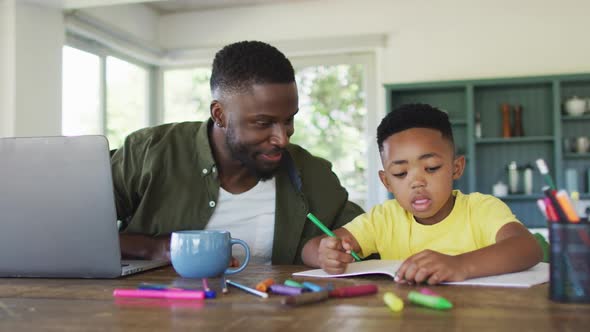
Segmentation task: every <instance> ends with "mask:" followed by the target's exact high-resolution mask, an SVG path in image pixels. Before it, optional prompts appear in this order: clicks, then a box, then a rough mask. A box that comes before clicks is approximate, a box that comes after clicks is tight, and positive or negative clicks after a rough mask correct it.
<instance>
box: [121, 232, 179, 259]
mask: <svg viewBox="0 0 590 332" xmlns="http://www.w3.org/2000/svg"><path fill="white" fill-rule="evenodd" d="M119 245H120V246H121V256H122V257H123V258H124V259H165V260H170V235H163V236H158V237H152V236H146V235H141V234H119Z"/></svg>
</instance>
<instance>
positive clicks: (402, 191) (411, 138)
mask: <svg viewBox="0 0 590 332" xmlns="http://www.w3.org/2000/svg"><path fill="white" fill-rule="evenodd" d="M453 149H454V147H453V145H452V144H451V142H450V141H449V140H447V139H445V138H443V136H442V133H441V132H439V131H437V130H434V129H429V128H411V129H407V130H404V131H401V132H399V133H396V134H393V135H391V136H389V137H388V138H387V139H386V140H385V141H384V142H383V151H382V152H381V161H382V163H383V171H379V177H380V178H381V182H383V185H385V187H386V188H387V190H388V191H389V192H390V193H392V194H393V195H394V196H395V198H396V199H397V200H398V202H399V204H400V205H401V206H402V207H403V208H404V209H406V210H407V211H409V212H410V213H412V214H413V215H414V218H415V219H416V221H418V222H420V223H422V224H428V225H432V224H436V223H437V222H439V221H441V220H443V219H444V218H445V217H446V216H448V215H449V213H451V210H452V209H453V204H454V200H453V197H452V194H451V193H452V190H453V180H456V179H458V178H460V177H461V175H462V174H463V169H464V167H465V158H464V157H463V156H460V157H457V158H455V154H454V151H453Z"/></svg>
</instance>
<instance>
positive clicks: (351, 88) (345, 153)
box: [163, 56, 383, 207]
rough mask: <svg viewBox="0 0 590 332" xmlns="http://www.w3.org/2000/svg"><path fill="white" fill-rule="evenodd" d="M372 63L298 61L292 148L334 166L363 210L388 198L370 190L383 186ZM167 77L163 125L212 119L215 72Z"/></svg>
mask: <svg viewBox="0 0 590 332" xmlns="http://www.w3.org/2000/svg"><path fill="white" fill-rule="evenodd" d="M368 63H369V61H367V60H366V57H359V56H352V57H350V56H346V57H329V58H324V57H320V58H318V57H314V58H310V59H296V60H294V61H293V64H294V66H295V67H296V70H295V71H296V80H297V86H298V89H299V113H298V114H297V116H296V117H295V134H294V135H293V137H292V138H291V142H293V143H295V144H299V145H301V146H303V147H304V148H305V149H307V150H309V151H310V152H311V153H313V154H314V155H317V156H320V157H322V158H324V159H326V160H329V161H330V162H332V165H333V170H334V172H335V173H336V174H337V175H338V177H339V178H340V180H341V182H342V185H343V186H344V187H346V189H347V190H348V192H349V194H350V199H351V200H352V201H354V202H356V203H357V204H359V205H361V206H363V207H370V206H372V205H374V204H376V203H377V202H378V200H379V197H381V196H379V195H383V194H382V193H381V192H379V188H375V189H374V190H369V188H374V187H377V186H379V187H380V186H381V184H380V182H379V180H378V178H377V168H376V165H377V164H376V163H375V162H373V164H371V160H369V157H368V156H369V155H370V152H369V146H370V145H371V144H373V145H375V146H376V144H375V142H374V139H372V138H373V137H375V135H376V133H375V130H376V129H375V128H372V129H371V130H369V129H368V125H367V124H368V123H369V121H368V119H369V118H370V116H373V117H374V118H376V117H377V115H376V112H374V113H375V114H372V115H371V114H369V112H368V111H367V109H368V107H367V99H368V98H367V83H366V81H367V75H368V73H369V68H370V66H369V64H368ZM163 76H164V78H163V79H164V114H163V119H164V122H179V121H204V120H206V119H208V118H209V103H210V102H211V93H210V88H209V79H210V77H211V69H210V68H188V69H169V70H166V71H165V72H164V75H163ZM373 122H375V120H374V119H373ZM373 168H374V169H373ZM368 177H372V178H374V179H372V180H371V179H369V180H367V179H368ZM371 192H372V193H373V197H372V198H371V195H370V194H371Z"/></svg>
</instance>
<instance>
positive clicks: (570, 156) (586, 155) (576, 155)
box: [563, 152, 590, 159]
mask: <svg viewBox="0 0 590 332" xmlns="http://www.w3.org/2000/svg"><path fill="white" fill-rule="evenodd" d="M563 157H564V158H568V159H583V158H590V153H573V152H571V153H570V152H568V153H564V154H563Z"/></svg>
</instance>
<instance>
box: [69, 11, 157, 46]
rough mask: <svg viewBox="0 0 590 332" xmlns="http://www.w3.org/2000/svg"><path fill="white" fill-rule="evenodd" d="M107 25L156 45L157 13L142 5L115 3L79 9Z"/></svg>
mask: <svg viewBox="0 0 590 332" xmlns="http://www.w3.org/2000/svg"><path fill="white" fill-rule="evenodd" d="M79 12H80V13H83V14H85V15H88V16H91V17H93V18H95V19H97V20H99V21H101V22H103V23H104V24H105V25H106V26H107V27H109V28H111V29H115V30H118V31H122V32H124V33H127V34H129V35H131V36H133V37H134V38H136V39H138V40H139V41H142V42H145V43H149V44H152V45H154V46H158V17H159V16H158V14H157V13H156V12H154V11H153V10H151V9H149V8H148V7H145V6H143V5H117V6H107V7H94V8H86V9H83V10H79Z"/></svg>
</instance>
